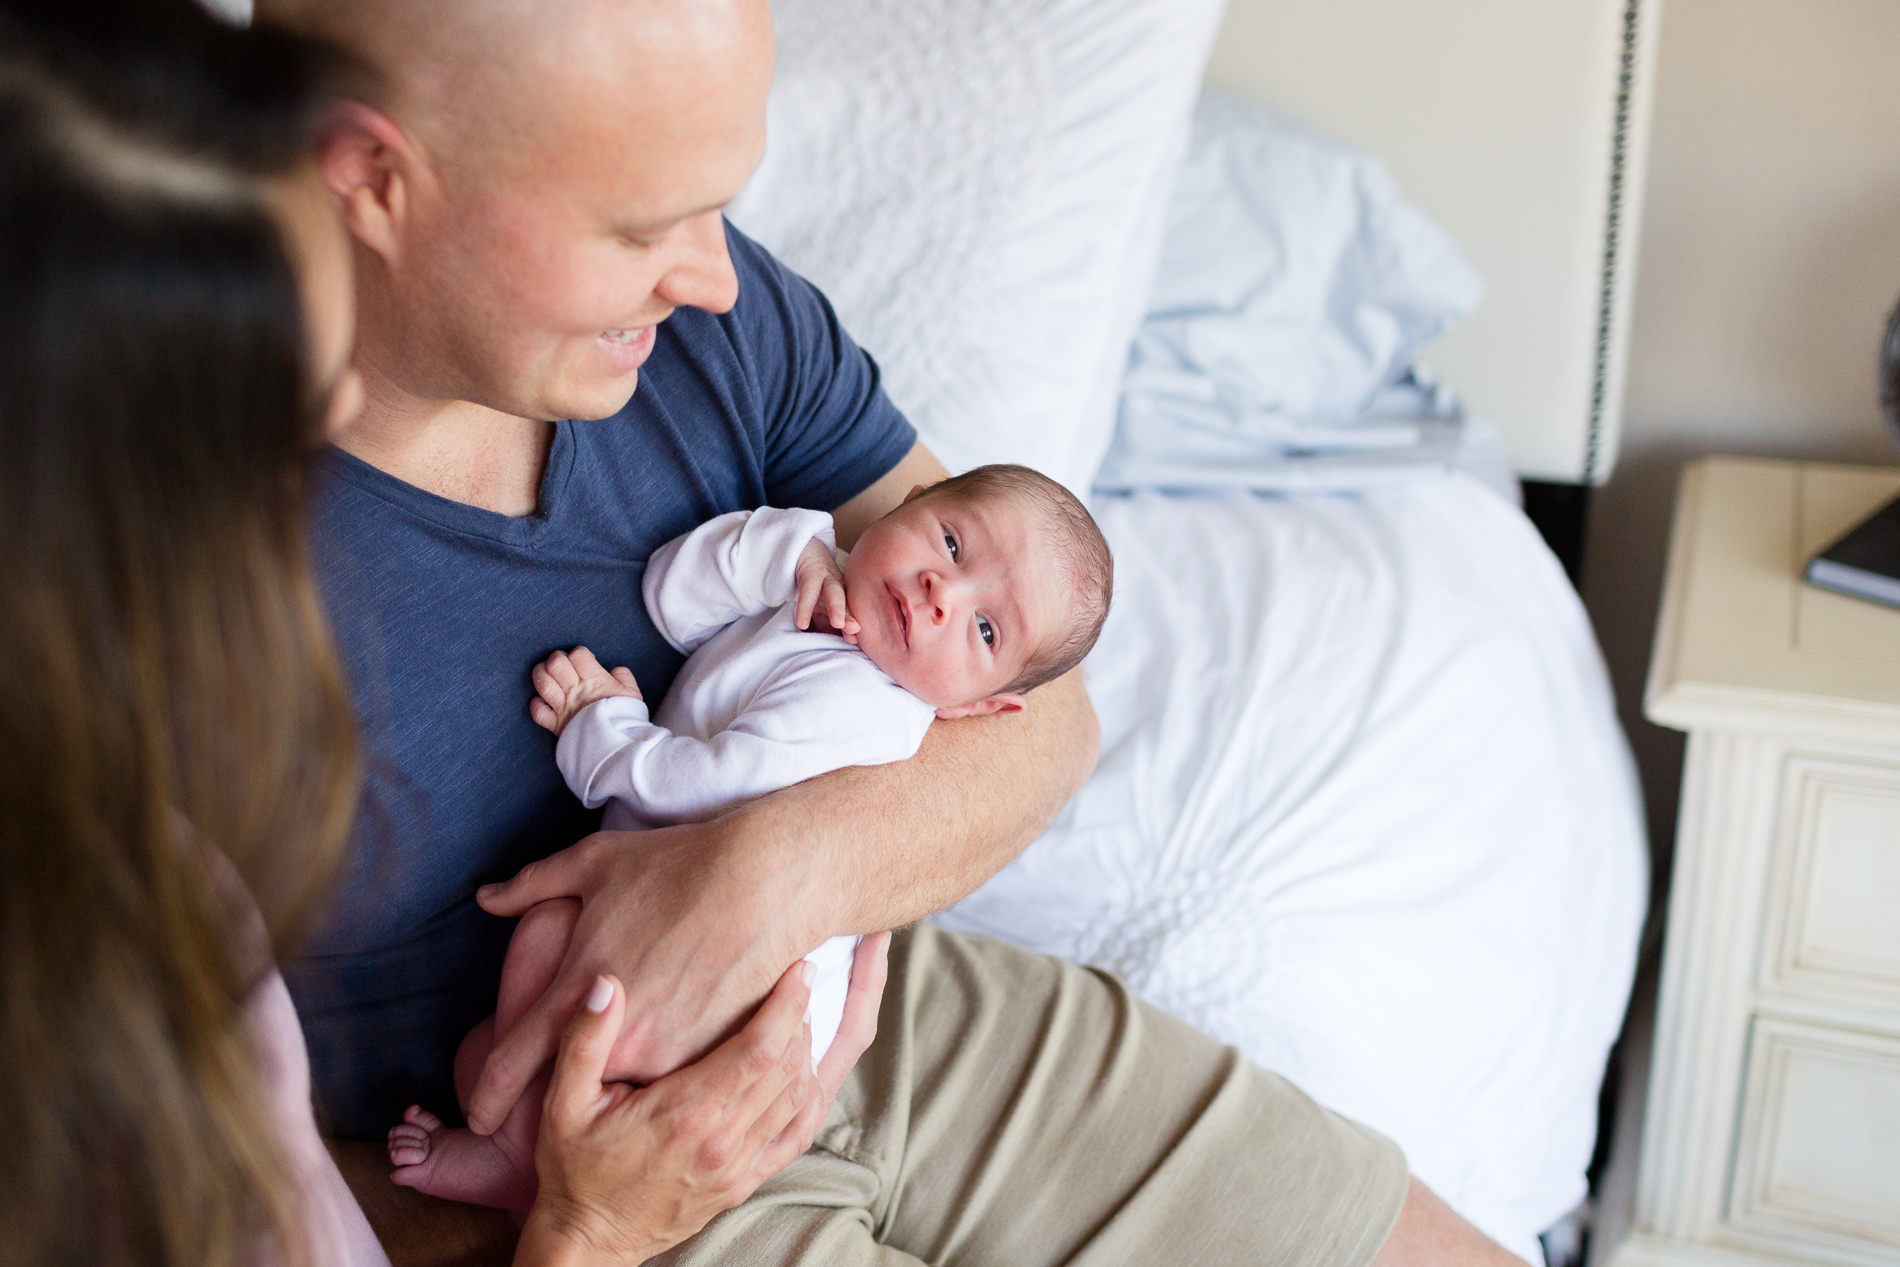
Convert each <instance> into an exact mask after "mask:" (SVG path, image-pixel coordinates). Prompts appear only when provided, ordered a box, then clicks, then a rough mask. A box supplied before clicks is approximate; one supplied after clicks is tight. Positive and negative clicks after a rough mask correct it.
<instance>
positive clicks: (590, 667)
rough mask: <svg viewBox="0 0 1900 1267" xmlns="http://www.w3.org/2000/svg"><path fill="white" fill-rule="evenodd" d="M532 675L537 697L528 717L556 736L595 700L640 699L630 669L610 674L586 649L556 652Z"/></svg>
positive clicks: (533, 701)
mask: <svg viewBox="0 0 1900 1267" xmlns="http://www.w3.org/2000/svg"><path fill="white" fill-rule="evenodd" d="M533 676H534V689H535V691H536V696H535V698H534V699H531V700H529V701H528V716H530V717H532V718H534V721H535V724H536V725H537V726H542V727H545V728H546V729H548V730H551V731H553V732H554V733H555V734H557V735H558V734H560V733H561V732H562V731H563V730H566V729H567V724H568V723H569V722H570V721H573V720H574V714H575V713H578V712H580V711H581V710H582V709H583V708H586V707H587V706H588V705H589V704H591V703H593V702H594V701H595V700H602V699H606V698H608V697H609V696H612V695H626V696H631V697H632V698H634V699H639V698H640V688H639V686H638V685H637V684H636V683H635V682H634V680H633V670H632V669H629V668H626V667H625V666H622V667H621V668H618V669H615V670H614V671H613V672H612V673H609V672H607V670H605V669H603V668H601V667H600V661H599V660H596V659H595V658H594V653H593V652H591V651H589V650H588V649H587V648H586V647H575V648H574V650H573V651H571V652H568V651H556V652H555V653H554V654H553V655H551V656H549V657H548V658H547V659H545V660H543V661H542V662H541V663H539V664H537V665H535V666H534V675H533Z"/></svg>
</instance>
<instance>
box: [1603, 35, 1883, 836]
mask: <svg viewBox="0 0 1900 1267" xmlns="http://www.w3.org/2000/svg"><path fill="white" fill-rule="evenodd" d="M1657 57H1658V59H1659V60H1658V62H1657V67H1656V73H1657V81H1656V101H1655V113H1654V116H1653V131H1652V136H1651V149H1650V155H1649V179H1648V194H1647V203H1646V206H1645V210H1644V215H1643V221H1642V225H1643V228H1642V239H1641V261H1640V267H1639V271H1638V275H1637V283H1636V302H1635V312H1634V319H1633V326H1632V332H1631V337H1632V347H1631V357H1630V372H1629V382H1628V395H1627V398H1626V402H1625V410H1626V411H1625V415H1624V441H1623V454H1622V460H1621V462H1620V463H1619V465H1618V467H1617V470H1616V473H1615V476H1614V478H1613V479H1612V480H1611V481H1610V483H1609V484H1608V486H1606V487H1605V488H1603V489H1601V490H1600V491H1599V492H1598V493H1597V495H1596V499H1595V504H1594V506H1593V508H1592V513H1591V524H1590V538H1589V555H1588V558H1587V561H1586V566H1585V578H1584V597H1585V600H1586V602H1587V603H1588V605H1589V607H1590V611H1591V615H1592V617H1593V618H1594V620H1595V621H1596V625H1597V632H1598V635H1599V637H1600V638H1601V639H1602V641H1603V645H1604V651H1605V654H1606V655H1607V656H1608V658H1609V660H1610V668H1611V673H1612V675H1613V676H1614V677H1615V678H1616V682H1617V690H1618V694H1619V697H1620V698H1621V700H1622V702H1623V707H1624V716H1625V720H1626V723H1627V724H1628V725H1629V728H1630V735H1631V739H1632V741H1633V742H1634V743H1635V745H1636V749H1637V754H1638V760H1639V762H1640V763H1641V765H1642V767H1643V775H1644V783H1645V785H1646V788H1647V791H1648V793H1649V800H1650V817H1651V828H1652V831H1655V832H1657V833H1658V835H1657V839H1658V840H1659V841H1666V840H1667V839H1668V833H1669V830H1670V828H1671V827H1672V826H1673V821H1674V816H1675V788H1676V781H1677V778H1678V777H1679V770H1680V763H1681V743H1680V740H1679V738H1677V737H1675V736H1673V735H1671V734H1669V733H1668V732H1664V731H1660V730H1658V729H1656V728H1655V727H1652V726H1649V725H1648V724H1647V723H1645V722H1642V721H1640V720H1639V717H1640V712H1639V705H1640V698H1641V692H1642V678H1643V674H1644V673H1645V671H1646V669H1647V667H1648V662H1649V642H1650V634H1651V629H1652V626H1653V623H1654V620H1655V612H1656V595H1657V591H1658V588H1659V587H1660V585H1661V582H1662V557H1663V547H1664V541H1665V537H1666V535H1667V532H1668V522H1669V509H1670V502H1671V499H1672V496H1673V493H1674V487H1675V478H1676V473H1677V471H1678V469H1679V468H1680V466H1681V464H1682V461H1683V460H1684V459H1685V458H1687V457H1690V456H1693V455H1696V454H1700V453H1709V452H1751V453H1766V454H1778V455H1787V456H1793V457H1826V458H1834V459H1839V460H1846V461H1864V462H1887V463H1895V462H1900V452H1897V451H1896V450H1895V449H1894V448H1893V446H1892V445H1891V444H1889V443H1888V441H1887V439H1886V436H1885V432H1884V431H1883V429H1882V427H1881V423H1880V414H1879V406H1878V400H1877V397H1876V394H1875V393H1876V388H1875V382H1874V359H1875V355H1876V348H1877V345H1878V340H1879V337H1880V330H1881V327H1882V322H1883V321H1884V318H1885V313H1886V311H1887V309H1888V308H1889V307H1891V306H1892V304H1893V303H1894V300H1895V297H1896V296H1900V0H1663V12H1662V30H1661V40H1660V46H1659V48H1658V49H1657Z"/></svg>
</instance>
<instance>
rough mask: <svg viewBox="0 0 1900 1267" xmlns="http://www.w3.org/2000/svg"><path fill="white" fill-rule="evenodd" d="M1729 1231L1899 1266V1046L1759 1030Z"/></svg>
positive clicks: (1810, 1028) (1790, 1027) (1802, 1028)
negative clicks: (1895, 1262)
mask: <svg viewBox="0 0 1900 1267" xmlns="http://www.w3.org/2000/svg"><path fill="white" fill-rule="evenodd" d="M1727 1222H1728V1224H1729V1226H1730V1228H1731V1229H1732V1230H1734V1231H1736V1232H1740V1233H1743V1234H1744V1235H1747V1236H1748V1237H1750V1239H1757V1238H1762V1237H1767V1238H1770V1239H1772V1240H1774V1241H1776V1242H1779V1243H1780V1244H1782V1245H1783V1246H1784V1247H1785V1248H1788V1249H1790V1250H1795V1251H1798V1252H1799V1253H1802V1254H1812V1253H1813V1251H1814V1250H1815V1249H1829V1250H1832V1251H1834V1252H1833V1253H1832V1254H1829V1255H1828V1257H1832V1258H1836V1259H1838V1260H1839V1261H1844V1262H1881V1263H1892V1262H1893V1261H1894V1254H1895V1252H1896V1251H1900V1040H1896V1039H1892V1038H1886V1037H1883V1036H1880V1035H1874V1034H1863V1033H1858V1032H1855V1031H1852V1030H1836V1029H1831V1028H1828V1027H1824V1026H1818V1025H1805V1024H1800V1023H1796V1022H1792V1021H1784V1020H1778V1019H1773V1018H1767V1017H1756V1018H1755V1020H1754V1022H1753V1024H1752V1025H1751V1027H1750V1034H1749V1047H1748V1066H1747V1077H1746V1080H1745V1082H1744V1085H1743V1092H1742V1120H1741V1132H1740V1137H1739V1138H1738V1140H1737V1149H1736V1157H1735V1170H1734V1173H1733V1175H1732V1177H1731V1181H1730V1188H1729V1196H1728V1210H1727Z"/></svg>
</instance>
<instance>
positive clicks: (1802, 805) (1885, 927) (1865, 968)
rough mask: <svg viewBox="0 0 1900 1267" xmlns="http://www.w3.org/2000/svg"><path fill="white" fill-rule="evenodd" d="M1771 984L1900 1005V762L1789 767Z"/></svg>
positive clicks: (1810, 761)
mask: <svg viewBox="0 0 1900 1267" xmlns="http://www.w3.org/2000/svg"><path fill="white" fill-rule="evenodd" d="M1781 790H1782V797H1781V821H1780V826H1779V830H1778V832H1777V836H1778V839H1777V841H1776V852H1777V854H1778V855H1779V857H1778V859H1777V862H1778V866H1777V870H1778V871H1779V873H1780V877H1779V878H1780V880H1781V882H1780V883H1779V884H1777V885H1776V891H1777V892H1778V893H1780V894H1781V895H1782V897H1781V899H1780V907H1781V909H1780V910H1779V911H1778V912H1777V913H1776V917H1775V919H1776V923H1778V924H1779V928H1778V929H1777V930H1775V931H1774V933H1773V934H1771V936H1770V938H1769V948H1770V953H1771V955H1772V957H1773V962H1772V964H1771V965H1770V976H1771V978H1772V979H1773V982H1772V983H1773V984H1776V985H1780V986H1783V987H1787V988H1792V989H1795V990H1797V991H1801V992H1819V993H1825V994H1830V995H1841V996H1848V997H1852V998H1857V999H1872V1000H1880V1001H1886V1002H1891V1003H1894V1004H1895V1005H1900V767H1895V766H1889V765H1882V764H1875V763H1872V762H1859V761H1846V760H1841V759H1834V758H1823V757H1818V756H1810V755H1805V754H1792V755H1790V757H1789V758H1788V761H1787V764H1786V766H1785V767H1784V769H1783V779H1782V789H1781Z"/></svg>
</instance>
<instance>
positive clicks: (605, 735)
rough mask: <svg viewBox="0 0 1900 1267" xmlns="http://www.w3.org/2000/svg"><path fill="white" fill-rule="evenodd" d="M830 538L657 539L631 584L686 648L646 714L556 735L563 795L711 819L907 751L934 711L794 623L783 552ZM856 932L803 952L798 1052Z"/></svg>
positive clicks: (781, 519) (572, 726) (616, 716)
mask: <svg viewBox="0 0 1900 1267" xmlns="http://www.w3.org/2000/svg"><path fill="white" fill-rule="evenodd" d="M814 537H816V538H817V539H818V540H820V541H822V542H823V543H824V545H825V547H826V548H827V549H835V545H836V539H835V537H834V534H833V530H832V524H831V516H830V515H827V514H825V513H824V512H822V511H816V510H774V509H771V508H766V509H763V510H738V511H734V512H732V513H731V514H728V515H720V516H719V517H718V518H716V519H711V520H708V521H707V522H706V523H704V524H701V525H700V526H699V527H698V528H695V529H694V530H693V531H692V532H689V533H687V534H686V535H685V536H683V537H680V538H678V539H676V540H673V541H669V542H667V543H666V544H665V545H663V546H661V547H660V548H659V549H658V550H656V551H654V552H653V557H652V558H651V559H649V560H648V561H647V569H646V579H645V582H644V583H643V584H642V586H641V590H642V593H643V594H644V595H645V597H646V604H647V612H648V613H649V614H650V615H651V616H652V617H653V623H654V624H655V625H656V626H658V627H659V631H660V634H661V636H662V637H664V638H665V639H666V640H667V641H668V642H670V643H672V644H673V646H674V647H675V648H676V649H678V650H679V651H682V652H684V653H686V654H687V655H689V656H690V657H691V658H690V659H689V660H687V662H686V666H685V667H684V668H683V669H681V670H680V674H679V677H678V678H677V679H675V681H674V683H673V689H672V690H670V691H668V692H667V695H666V699H665V701H664V702H662V703H661V705H660V708H659V711H658V712H657V713H655V714H654V715H653V717H652V718H651V719H649V717H648V714H647V706H646V704H645V703H644V702H642V701H640V700H636V699H627V698H625V697H622V696H615V697H613V698H610V699H604V700H599V701H597V702H595V703H593V704H590V705H588V706H587V707H586V708H584V709H582V710H581V711H580V712H579V713H577V714H576V715H575V716H574V719H573V720H572V721H570V722H569V723H568V724H567V728H566V729H565V730H564V731H562V732H561V741H560V743H559V744H558V745H557V746H556V747H555V760H556V762H557V763H558V764H559V765H560V768H561V776H562V777H563V778H565V779H566V780H567V785H568V787H569V788H571V789H572V790H573V792H574V795H576V796H578V797H580V798H581V800H583V801H585V802H586V803H587V805H588V807H589V808H592V807H595V806H598V805H601V804H605V805H606V806H607V813H606V815H605V816H604V819H603V822H602V824H601V825H602V826H603V827H605V828H607V829H609V830H624V829H627V828H641V827H659V826H664V825H666V824H669V823H691V822H699V821H702V820H704V819H708V818H713V817H715V816H717V815H719V814H722V813H724V812H725V811H726V810H729V809H731V808H733V807H734V806H736V805H740V804H742V803H744V802H746V801H749V800H752V799H754V798H755V797H760V796H764V795H765V794H766V793H768V792H775V791H777V790H778V789H779V788H782V787H789V786H790V785H792V784H794V783H798V782H802V781H803V780H805V779H809V778H812V777H814V776H816V775H820V774H824V773H827V772H828V771H831V770H837V769H841V768H843V767H845V766H852V765H883V764H884V763H886V762H889V761H902V760H903V759H905V758H906V757H909V756H911V755H913V754H914V753H915V752H916V751H917V748H918V745H920V744H921V743H923V741H924V732H925V731H926V730H928V729H929V728H930V723H931V720H932V719H933V718H935V717H936V709H935V708H934V707H932V706H931V705H929V704H926V703H925V702H924V701H922V700H920V699H918V698H917V697H916V696H915V695H912V694H911V693H910V692H909V691H906V690H905V689H904V688H903V687H901V686H899V685H898V684H897V683H895V682H893V681H892V680H891V679H890V677H889V676H888V675H886V674H885V672H884V671H883V670H882V669H880V668H878V667H877V666H876V665H875V664H873V663H871V658H870V657H869V656H867V655H865V654H864V652H862V651H860V650H858V648H856V647H854V646H852V645H851V644H850V643H848V642H846V641H845V640H844V639H843V638H840V637H838V636H837V635H836V634H829V633H817V632H814V631H811V630H804V629H800V628H799V627H798V624H797V603H796V599H797V579H796V575H797V568H798V556H799V554H800V553H801V552H802V551H803V550H804V548H805V546H806V544H807V543H808V542H810V541H811V540H812V539H813V538H814ZM857 942H858V939H857V938H856V937H833V938H832V939H831V940H829V941H827V942H826V943H825V944H824V945H822V946H820V947H819V948H818V949H817V950H814V951H812V953H811V954H809V955H807V956H805V958H806V959H808V960H810V961H811V962H812V963H813V964H814V965H815V966H816V967H817V969H818V972H817V976H816V979H815V980H814V981H813V982H812V992H811V1010H810V1013H809V1017H810V1020H811V1045H812V1062H813V1063H814V1064H816V1063H817V1061H818V1060H819V1058H820V1057H822V1056H823V1055H824V1053H825V1049H826V1048H827V1047H829V1046H831V1040H832V1039H833V1038H834V1037H835V1036H836V1035H837V1033H838V1025H839V1022H840V1021H841V1020H842V1019H843V1016H844V998H845V990H846V987H847V986H848V985H849V983H850V979H851V956H852V952H853V950H854V949H855V948H856V946H857Z"/></svg>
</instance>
